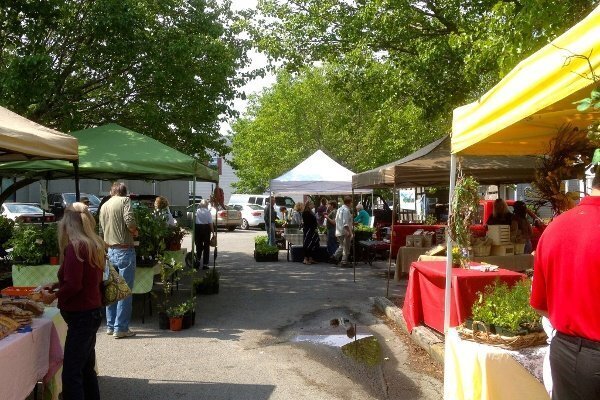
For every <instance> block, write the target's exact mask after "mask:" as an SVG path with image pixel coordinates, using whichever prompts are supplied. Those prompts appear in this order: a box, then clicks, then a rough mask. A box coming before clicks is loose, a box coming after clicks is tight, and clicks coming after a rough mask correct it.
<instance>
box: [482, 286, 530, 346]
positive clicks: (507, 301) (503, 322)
mask: <svg viewBox="0 0 600 400" xmlns="http://www.w3.org/2000/svg"><path fill="white" fill-rule="evenodd" d="M530 296H531V281H530V280H528V279H524V280H522V281H519V282H517V283H515V284H514V285H513V286H512V287H509V286H508V285H507V284H506V283H505V282H500V281H496V282H495V283H494V284H493V285H489V286H487V287H486V288H485V290H484V292H483V293H479V300H478V301H477V302H475V304H474V305H473V321H480V322H483V323H485V324H486V325H487V328H488V330H490V331H491V332H492V333H497V334H499V335H501V336H516V335H525V334H527V333H530V332H538V331H539V330H540V329H541V317H540V315H539V314H537V313H536V312H535V310H534V309H533V308H531V306H530V305H529V297H530Z"/></svg>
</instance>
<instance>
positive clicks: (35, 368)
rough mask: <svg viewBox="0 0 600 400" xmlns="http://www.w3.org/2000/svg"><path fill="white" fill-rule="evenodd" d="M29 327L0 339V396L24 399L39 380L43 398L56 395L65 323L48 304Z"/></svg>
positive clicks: (4, 398) (59, 383)
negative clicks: (29, 330) (25, 330)
mask: <svg viewBox="0 0 600 400" xmlns="http://www.w3.org/2000/svg"><path fill="white" fill-rule="evenodd" d="M31 327H32V331H31V332H25V333H13V334H11V335H9V336H7V337H6V338H4V339H2V340H0V399H2V400H12V399H14V400H23V399H25V398H27V396H28V395H29V393H31V391H32V390H33V389H34V387H35V385H36V383H37V382H38V381H42V382H43V383H44V399H58V394H59V393H60V392H61V391H62V381H61V376H60V375H61V370H62V359H63V347H64V344H65V338H66V335H67V325H66V323H65V321H64V320H63V319H62V317H61V315H60V313H59V311H58V309H57V308H54V307H47V308H46V310H45V311H44V314H43V315H42V316H41V317H39V318H34V319H33V322H32V324H31Z"/></svg>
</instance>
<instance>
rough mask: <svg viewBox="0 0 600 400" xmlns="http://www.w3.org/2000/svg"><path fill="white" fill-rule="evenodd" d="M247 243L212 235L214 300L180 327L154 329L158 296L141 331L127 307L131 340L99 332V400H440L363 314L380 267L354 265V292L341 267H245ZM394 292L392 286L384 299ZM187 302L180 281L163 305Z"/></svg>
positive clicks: (246, 238)
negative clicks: (216, 286)
mask: <svg viewBox="0 0 600 400" xmlns="http://www.w3.org/2000/svg"><path fill="white" fill-rule="evenodd" d="M256 235H264V231H252V230H250V231H241V230H236V231H234V232H225V231H219V247H218V256H217V259H216V266H217V269H218V270H219V272H220V273H221V280H220V292H219V294H217V295H205V296H199V297H198V298H197V311H196V314H197V315H196V324H195V326H193V327H192V328H190V329H187V330H183V331H179V332H171V331H164V330H159V329H158V322H157V318H156V309H157V308H156V306H157V304H158V303H159V298H160V295H161V292H160V287H159V285H155V294H156V296H154V297H153V304H154V312H153V316H152V317H148V316H147V315H146V321H145V323H144V324H142V322H141V306H142V302H141V297H140V296H136V298H134V316H133V321H132V325H131V329H132V330H134V331H136V332H137V336H135V337H133V338H127V339H119V340H116V339H114V338H113V337H111V336H108V335H106V334H105V333H104V331H105V329H104V326H103V327H102V328H101V330H100V332H99V333H98V336H97V344H96V354H97V366H98V371H99V380H100V390H101V395H102V398H103V399H144V400H154V399H215V400H221V399H231V400H237V399H249V400H267V399H268V400H279V399H281V400H296V399H311V400H314V399H327V400H329V399H331V400H337V399H340V400H342V399H344V400H350V399H357V400H358V399H360V400H367V399H403V400H404V399H406V400H409V399H435V400H439V399H441V398H442V397H443V390H442V383H441V382H440V381H439V380H438V379H436V378H434V377H432V376H430V375H427V374H425V373H422V372H418V371H415V370H412V369H411V366H410V360H408V356H407V355H408V354H409V352H408V351H407V348H406V345H405V344H404V342H403V341H402V340H401V338H399V337H398V336H397V334H396V333H394V332H393V331H392V330H391V329H390V328H389V327H388V326H386V324H385V323H384V322H383V321H382V320H381V319H379V318H378V317H377V316H376V314H374V312H373V303H372V301H371V300H370V298H372V297H376V296H385V295H386V279H385V274H386V270H387V262H385V261H376V262H374V263H373V266H369V265H368V264H365V263H362V262H360V263H357V268H356V281H354V280H353V270H352V268H342V267H339V266H335V265H332V264H327V263H319V264H315V265H304V264H302V263H292V262H287V261H286V252H285V251H283V250H282V251H280V254H279V261H278V262H270V263H262V262H261V263H257V262H255V261H254V258H253V256H252V252H253V250H254V236H256ZM184 247H187V248H188V249H189V248H190V238H189V237H186V238H185V239H184ZM211 259H212V254H211ZM403 290H404V289H403V288H402V287H401V286H396V285H395V284H394V283H393V280H392V282H391V284H390V295H396V296H400V295H403ZM189 295H190V294H189V285H187V284H186V282H182V284H181V285H180V289H179V291H176V292H175V293H174V298H175V299H177V298H181V299H184V298H187V297H188V296H189ZM354 333H356V335H354ZM349 336H352V338H351V339H350V338H349ZM355 340H357V341H358V342H357V343H354V341H355ZM342 345H344V347H343V348H342V347H340V346H342Z"/></svg>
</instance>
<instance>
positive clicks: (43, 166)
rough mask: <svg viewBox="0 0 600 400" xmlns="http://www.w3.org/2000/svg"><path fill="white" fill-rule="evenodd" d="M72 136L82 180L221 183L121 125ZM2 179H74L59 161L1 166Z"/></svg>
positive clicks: (187, 159) (210, 173)
mask: <svg viewBox="0 0 600 400" xmlns="http://www.w3.org/2000/svg"><path fill="white" fill-rule="evenodd" d="M71 135H72V136H74V137H75V138H77V140H78V141H79V176H80V177H82V178H90V179H115V180H116V179H141V180H157V181H165V180H193V181H194V190H195V188H196V185H195V182H196V181H197V180H199V181H203V182H215V183H218V181H219V175H218V173H217V171H215V170H213V169H211V168H209V167H207V166H206V165H203V164H201V163H200V162H199V161H198V160H196V159H194V158H193V157H190V156H188V155H186V154H183V153H181V152H179V151H177V150H175V149H172V148H171V147H169V146H167V145H164V144H162V143H160V142H159V141H157V140H154V139H152V138H150V137H148V136H145V135H142V134H141V133H137V132H134V131H132V130H130V129H127V128H124V127H122V126H119V125H117V124H107V125H103V126H99V127H96V128H90V129H84V130H81V131H76V132H71ZM0 176H5V177H15V178H16V177H20V178H25V179H27V178H28V179H41V178H44V179H61V178H69V177H72V176H73V168H72V166H71V164H70V163H69V162H66V161H59V160H48V161H15V162H7V163H4V164H0ZM193 194H194V198H195V193H193ZM192 236H193V230H192ZM193 252H194V241H193V239H192V253H193Z"/></svg>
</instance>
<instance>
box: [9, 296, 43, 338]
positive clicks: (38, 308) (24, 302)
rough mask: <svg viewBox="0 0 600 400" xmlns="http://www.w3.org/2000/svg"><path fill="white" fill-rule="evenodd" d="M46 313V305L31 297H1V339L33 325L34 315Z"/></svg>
mask: <svg viewBox="0 0 600 400" xmlns="http://www.w3.org/2000/svg"><path fill="white" fill-rule="evenodd" d="M43 313H44V305H43V304H41V303H39V302H37V301H35V300H31V299H13V298H2V299H0V339H4V338H5V337H6V336H8V335H10V334H11V333H13V332H15V331H17V330H18V329H19V328H23V327H25V326H28V325H31V320H32V319H33V318H34V317H39V316H40V315H42V314H43Z"/></svg>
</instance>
